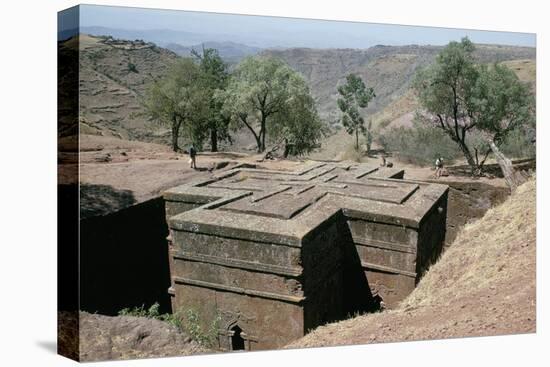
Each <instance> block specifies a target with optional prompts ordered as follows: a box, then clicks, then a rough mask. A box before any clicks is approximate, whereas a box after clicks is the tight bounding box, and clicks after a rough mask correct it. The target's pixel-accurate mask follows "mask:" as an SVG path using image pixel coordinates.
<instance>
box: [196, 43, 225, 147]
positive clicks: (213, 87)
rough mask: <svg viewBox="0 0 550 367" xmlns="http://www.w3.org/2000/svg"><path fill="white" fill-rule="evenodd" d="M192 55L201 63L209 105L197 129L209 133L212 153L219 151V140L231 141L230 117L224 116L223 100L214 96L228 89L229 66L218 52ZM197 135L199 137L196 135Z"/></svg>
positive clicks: (203, 52)
mask: <svg viewBox="0 0 550 367" xmlns="http://www.w3.org/2000/svg"><path fill="white" fill-rule="evenodd" d="M191 54H192V55H193V56H194V57H195V58H196V59H197V60H198V61H199V68H200V71H201V88H202V89H203V92H204V93H205V94H206V99H205V100H204V101H203V102H204V103H206V104H207V106H205V107H206V113H205V115H204V116H202V117H203V120H202V121H200V123H198V124H197V125H196V126H195V128H196V129H198V130H200V131H202V132H203V133H204V131H207V133H208V135H209V138H210V149H211V151H212V152H217V151H218V140H229V141H231V137H230V135H229V121H230V119H229V117H227V116H226V115H224V114H223V111H222V107H223V100H221V99H219V98H214V96H215V95H216V94H218V93H220V92H222V91H224V90H225V89H226V87H227V82H228V79H229V72H228V70H227V64H226V63H225V62H224V61H223V60H222V58H221V57H220V55H219V53H218V50H216V49H213V48H206V49H204V48H203V50H202V53H199V52H197V51H196V50H192V51H191ZM195 135H198V133H197V134H195Z"/></svg>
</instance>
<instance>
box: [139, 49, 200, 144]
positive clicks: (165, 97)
mask: <svg viewBox="0 0 550 367" xmlns="http://www.w3.org/2000/svg"><path fill="white" fill-rule="evenodd" d="M205 97H206V91H205V90H204V88H201V75H200V70H199V67H198V66H197V65H196V64H195V63H194V62H193V60H192V59H189V58H185V59H181V60H178V61H177V62H176V63H175V64H174V65H173V66H172V67H171V68H170V70H169V71H168V72H167V74H166V75H165V76H164V77H163V78H161V79H160V80H157V81H155V82H154V83H152V84H151V86H150V87H149V88H148V89H147V91H146V93H145V98H144V100H143V105H144V107H145V111H146V114H147V115H148V116H149V117H150V118H151V119H152V120H154V121H157V122H159V123H161V124H165V125H168V126H170V128H171V138H172V149H173V150H174V151H176V152H177V151H180V147H179V145H178V139H179V137H180V136H181V135H186V136H187V137H188V138H190V139H191V140H194V139H195V138H196V134H197V133H198V130H197V129H194V128H193V127H194V126H196V125H195V124H194V122H196V121H200V120H201V119H202V117H203V116H205V115H206V114H207V111H206V110H205V108H204V107H205V105H204V103H202V101H204V98H205Z"/></svg>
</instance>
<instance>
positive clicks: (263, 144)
mask: <svg viewBox="0 0 550 367" xmlns="http://www.w3.org/2000/svg"><path fill="white" fill-rule="evenodd" d="M265 125H266V123H265V116H264V114H263V112H262V128H261V132H260V135H261V136H262V146H261V150H260V151H261V152H264V151H265V134H266V126H265Z"/></svg>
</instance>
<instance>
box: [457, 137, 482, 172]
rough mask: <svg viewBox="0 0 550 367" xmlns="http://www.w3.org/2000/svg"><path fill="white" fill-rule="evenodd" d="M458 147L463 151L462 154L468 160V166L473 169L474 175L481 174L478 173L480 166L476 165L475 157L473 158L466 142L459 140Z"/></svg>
mask: <svg viewBox="0 0 550 367" xmlns="http://www.w3.org/2000/svg"><path fill="white" fill-rule="evenodd" d="M458 145H459V146H460V150H461V151H462V154H463V155H464V158H466V162H468V165H469V166H470V168H471V169H472V173H473V174H480V173H481V172H476V171H477V170H478V168H479V167H478V165H477V164H476V161H475V159H474V157H473V156H472V152H470V149H469V148H468V146H467V145H466V143H465V142H463V141H462V140H459V142H458Z"/></svg>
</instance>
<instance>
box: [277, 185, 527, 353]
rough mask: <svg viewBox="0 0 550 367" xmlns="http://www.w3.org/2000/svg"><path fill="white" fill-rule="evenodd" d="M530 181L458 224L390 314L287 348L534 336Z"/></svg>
mask: <svg viewBox="0 0 550 367" xmlns="http://www.w3.org/2000/svg"><path fill="white" fill-rule="evenodd" d="M535 247H536V182H535V179H531V180H530V181H529V182H527V183H526V184H524V185H523V186H521V187H519V188H518V190H517V191H516V193H515V194H514V195H513V196H512V197H510V198H509V199H508V200H507V201H506V202H505V203H503V204H502V205H500V206H498V207H496V208H493V209H491V210H489V211H488V212H487V213H486V214H485V216H484V217H483V218H482V219H480V220H479V221H477V222H474V223H472V224H469V225H466V226H465V228H464V230H463V232H462V233H460V234H459V235H458V237H457V239H456V240H455V242H454V243H453V244H452V245H451V246H450V248H449V249H448V250H447V251H446V252H445V253H444V254H443V255H442V257H441V259H440V260H439V262H438V263H436V264H435V265H434V266H433V267H432V268H431V269H430V270H429V272H428V273H427V274H426V275H425V276H424V278H423V279H422V280H421V281H420V283H419V285H418V287H417V288H416V289H415V290H414V291H413V293H411V295H410V296H409V297H408V298H407V299H406V300H404V301H403V302H402V304H401V305H400V306H399V307H398V308H397V309H395V310H391V311H386V312H382V313H377V314H370V315H363V316H359V317H355V318H352V319H349V320H345V321H342V322H338V323H334V324H329V325H326V326H322V327H319V328H317V329H316V330H314V331H313V332H311V333H310V334H308V335H306V336H305V337H304V338H301V339H299V340H297V341H295V342H294V343H292V344H290V345H289V346H287V347H289V348H301V347H320V346H328V345H347V344H366V343H377V342H395V341H406V340H422V339H439V338H451V337H466V336H489V335H501V334H515V333H531V332H535V330H536V290H535V287H536V278H535V271H536V269H535V268H536V266H535V262H536V249H535Z"/></svg>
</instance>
